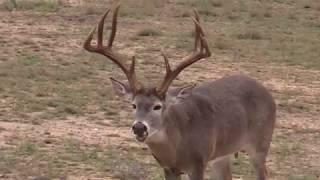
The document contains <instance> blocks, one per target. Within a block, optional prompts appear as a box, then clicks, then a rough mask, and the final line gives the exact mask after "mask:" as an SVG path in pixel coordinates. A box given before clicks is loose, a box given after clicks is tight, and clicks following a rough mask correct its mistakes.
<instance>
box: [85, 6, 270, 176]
mask: <svg viewBox="0 0 320 180" xmlns="http://www.w3.org/2000/svg"><path fill="white" fill-rule="evenodd" d="M119 7H120V6H119V5H118V6H116V7H115V8H114V9H113V11H114V12H113V17H112V26H111V28H110V31H111V32H110V35H109V39H108V41H107V43H106V44H104V43H103V34H104V22H105V19H106V17H107V16H108V14H109V13H110V11H112V9H108V10H107V11H106V12H105V14H104V15H103V16H102V18H101V19H100V21H99V23H98V26H97V27H94V28H93V30H92V31H91V32H90V33H89V35H88V37H87V38H86V40H85V42H84V45H83V48H84V49H85V50H86V51H88V52H91V53H97V54H100V55H103V56H105V57H106V58H107V59H109V60H110V61H111V62H113V63H115V64H116V65H117V66H118V67H119V68H120V69H121V70H122V72H123V73H124V75H125V76H126V78H127V82H122V81H119V80H117V79H115V78H112V77H111V78H110V80H111V84H112V87H113V90H114V92H115V94H116V95H117V96H119V97H121V98H123V99H125V100H127V101H129V102H131V105H132V110H133V119H134V122H133V125H132V127H131V128H132V132H133V135H134V137H135V139H136V140H137V141H138V142H141V143H144V144H146V145H147V147H148V149H149V150H150V152H151V154H152V156H153V157H154V158H155V160H156V161H157V162H158V164H159V165H160V166H161V168H162V169H163V173H164V178H165V180H181V178H182V175H183V174H184V175H186V176H188V177H189V179H190V180H204V174H205V169H206V168H207V167H208V166H209V165H210V164H211V167H212V174H213V176H214V178H215V179H217V180H231V179H232V173H231V159H230V157H232V155H233V154H235V153H237V152H239V151H245V152H246V153H247V154H248V156H249V159H250V161H251V164H252V165H253V167H254V169H255V175H256V177H257V180H265V179H266V178H267V168H266V158H267V155H268V151H269V148H270V144H271V141H272V134H273V131H274V126H275V119H276V105H275V101H274V99H273V97H272V95H271V93H270V92H269V91H268V90H267V89H266V87H264V86H263V85H262V84H261V83H259V82H257V80H255V79H253V78H250V77H248V76H247V75H243V74H234V75H228V76H225V77H222V78H220V79H214V80H211V81H208V82H203V83H201V84H200V85H197V84H191V85H190V84H189V85H185V86H182V87H174V88H172V87H170V86H171V84H172V82H173V80H175V79H176V77H177V76H178V75H179V74H180V73H181V72H182V71H183V70H184V69H186V68H187V67H189V66H190V65H192V64H194V63H196V62H198V61H199V60H201V59H205V58H208V57H210V56H211V52H210V49H209V46H208V43H207V40H206V36H205V33H204V29H203V28H202V26H201V23H200V18H199V14H198V13H197V11H196V10H194V16H193V17H191V19H192V21H193V23H194V26H195V35H194V38H195V41H194V49H193V52H192V53H190V55H188V56H186V57H184V58H183V59H182V60H181V61H180V62H179V63H178V64H177V65H176V66H175V68H172V67H171V66H170V63H169V59H168V57H167V56H166V55H165V54H164V53H162V56H163V59H164V63H165V69H166V71H165V75H164V78H163V80H162V81H161V82H160V83H157V84H156V85H145V84H142V83H141V82H139V81H138V79H137V77H136V73H135V62H136V61H135V57H134V56H133V57H132V59H131V64H128V62H126V61H128V60H127V59H126V58H125V56H122V55H120V54H118V53H117V52H116V51H114V50H113V49H112V46H113V41H114V39H115V36H116V31H117V17H118V11H119ZM96 29H97V30H96ZM96 31H97V40H96V43H92V41H93V36H94V34H95V33H96ZM129 61H130V60H129Z"/></svg>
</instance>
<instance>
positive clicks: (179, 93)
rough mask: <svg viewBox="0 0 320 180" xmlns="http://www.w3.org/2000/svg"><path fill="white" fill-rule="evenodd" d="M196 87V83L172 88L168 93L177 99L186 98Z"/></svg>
mask: <svg viewBox="0 0 320 180" xmlns="http://www.w3.org/2000/svg"><path fill="white" fill-rule="evenodd" d="M194 87H196V84H191V85H187V86H183V87H180V88H175V89H172V90H170V91H169V92H168V95H169V96H170V97H175V98H177V99H185V98H187V97H188V96H190V95H191V94H192V90H193V89H194Z"/></svg>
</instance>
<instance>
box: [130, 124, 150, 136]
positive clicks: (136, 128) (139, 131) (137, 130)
mask: <svg viewBox="0 0 320 180" xmlns="http://www.w3.org/2000/svg"><path fill="white" fill-rule="evenodd" d="M132 130H133V133H134V134H135V135H138V136H143V134H144V132H146V131H147V127H146V126H145V125H144V124H143V123H142V122H137V123H135V124H134V125H133V126H132Z"/></svg>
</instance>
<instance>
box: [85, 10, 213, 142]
mask: <svg viewBox="0 0 320 180" xmlns="http://www.w3.org/2000/svg"><path fill="white" fill-rule="evenodd" d="M118 11H119V6H117V7H116V8H115V10H114V13H113V20H112V28H111V32H110V37H109V40H108V43H107V45H104V44H103V29H104V21H105V18H106V17H107V15H108V13H109V12H110V10H107V11H106V13H105V14H104V15H103V16H102V18H101V20H100V22H99V24H98V32H97V34H98V37H97V45H95V46H93V45H92V44H91V41H92V39H93V35H94V33H95V31H96V28H94V29H93V30H92V31H91V33H90V34H89V36H88V38H87V40H86V41H85V43H84V48H85V49H86V50H87V51H89V52H94V53H98V54H101V55H104V56H106V57H107V58H108V59H110V60H111V61H112V62H114V63H115V64H117V65H118V66H119V67H120V69H121V70H122V71H123V72H124V74H125V75H126V77H127V79H128V83H123V82H120V81H118V80H116V79H114V78H110V79H111V82H112V86H113V89H114V90H115V92H116V94H117V95H119V96H123V97H126V98H128V99H129V100H130V101H131V104H132V108H133V115H134V123H133V126H132V130H133V132H134V134H135V135H136V138H137V140H138V141H141V142H143V141H145V140H146V138H148V137H150V136H151V135H152V134H154V133H155V132H157V131H158V130H159V129H161V127H162V126H161V125H162V121H163V118H162V117H163V114H164V113H165V111H166V108H167V107H168V105H169V102H172V100H173V99H183V98H186V97H187V96H188V95H189V94H190V93H191V91H192V89H193V87H194V86H186V87H182V88H178V89H175V90H174V91H170V92H168V89H169V86H170V85H171V83H172V81H173V80H174V79H175V78H176V77H177V76H178V75H179V73H180V72H181V71H182V70H183V69H185V68H186V67H188V66H190V65H191V64H193V63H195V62H196V61H198V60H200V59H203V58H206V57H209V56H210V51H209V48H208V44H207V42H206V40H205V38H204V33H203V30H202V28H201V26H200V21H199V16H198V13H197V12H196V11H195V17H194V18H192V20H193V22H194V24H195V32H196V33H195V47H194V51H193V53H192V54H191V55H189V56H187V57H185V58H184V59H183V60H182V61H181V63H180V64H178V65H177V67H175V68H174V69H171V67H170V64H169V61H168V58H167V57H166V56H165V55H164V54H162V55H163V57H164V61H165V65H166V74H165V77H164V79H163V81H162V82H161V83H160V84H159V85H158V86H157V87H146V86H144V85H143V84H141V83H140V82H138V81H137V78H136V75H135V58H134V57H133V58H132V61H131V65H130V66H127V65H126V63H125V60H124V59H123V58H121V57H120V56H119V55H118V54H117V53H115V52H114V51H113V50H112V44H113V40H114V38H115V35H116V29H117V15H118Z"/></svg>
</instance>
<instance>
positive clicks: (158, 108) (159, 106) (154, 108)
mask: <svg viewBox="0 0 320 180" xmlns="http://www.w3.org/2000/svg"><path fill="white" fill-rule="evenodd" d="M161 108H162V106H161V105H159V104H158V105H155V106H154V107H153V110H155V111H157V110H160V109H161Z"/></svg>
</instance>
